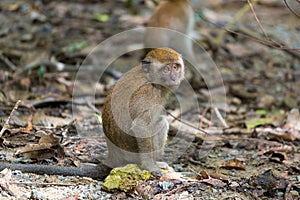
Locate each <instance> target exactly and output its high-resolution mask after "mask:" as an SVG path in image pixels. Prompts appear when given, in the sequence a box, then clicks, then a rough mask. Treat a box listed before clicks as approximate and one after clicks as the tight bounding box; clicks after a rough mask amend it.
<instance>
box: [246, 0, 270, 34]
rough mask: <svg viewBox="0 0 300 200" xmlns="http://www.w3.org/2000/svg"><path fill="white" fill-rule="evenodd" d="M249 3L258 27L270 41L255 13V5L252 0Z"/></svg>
mask: <svg viewBox="0 0 300 200" xmlns="http://www.w3.org/2000/svg"><path fill="white" fill-rule="evenodd" d="M247 1H248V4H249V6H250V9H251V12H252V13H253V15H254V17H255V20H256V21H257V23H258V26H259V28H260V30H261V31H262V32H263V34H264V36H265V37H266V38H267V39H269V37H268V35H267V33H266V32H265V30H264V28H263V26H262V25H261V23H260V21H259V19H258V17H257V15H256V13H255V11H254V8H253V4H252V3H251V0H247Z"/></svg>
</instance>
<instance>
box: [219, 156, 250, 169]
mask: <svg viewBox="0 0 300 200" xmlns="http://www.w3.org/2000/svg"><path fill="white" fill-rule="evenodd" d="M224 168H226V169H238V170H246V167H245V166H244V165H243V163H242V162H241V161H240V160H238V159H236V158H233V159H231V160H228V161H227V162H225V166H224Z"/></svg>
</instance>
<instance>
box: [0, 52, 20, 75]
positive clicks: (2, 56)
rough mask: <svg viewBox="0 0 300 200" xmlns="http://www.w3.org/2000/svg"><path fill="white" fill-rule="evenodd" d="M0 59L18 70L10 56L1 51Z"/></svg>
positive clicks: (12, 68)
mask: <svg viewBox="0 0 300 200" xmlns="http://www.w3.org/2000/svg"><path fill="white" fill-rule="evenodd" d="M0 59H1V60H2V61H3V62H5V64H7V66H8V67H10V69H11V70H13V71H15V70H16V68H17V67H16V65H14V63H12V62H11V61H10V60H9V59H8V58H6V57H5V56H4V55H3V54H2V53H0Z"/></svg>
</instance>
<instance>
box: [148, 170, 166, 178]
mask: <svg viewBox="0 0 300 200" xmlns="http://www.w3.org/2000/svg"><path fill="white" fill-rule="evenodd" d="M151 174H152V175H153V176H154V177H156V178H160V177H162V175H163V174H164V173H163V172H162V171H160V170H155V171H151Z"/></svg>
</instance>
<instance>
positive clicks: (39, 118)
mask: <svg viewBox="0 0 300 200" xmlns="http://www.w3.org/2000/svg"><path fill="white" fill-rule="evenodd" d="M201 2H202V3H201V6H199V7H194V9H195V15H196V25H195V32H196V33H197V35H199V38H197V43H198V44H199V45H200V46H201V47H202V48H203V49H204V50H205V51H206V52H207V55H209V56H210V58H211V61H210V63H213V64H212V65H211V66H215V68H214V67H212V68H211V69H210V71H209V72H210V73H211V74H213V73H215V74H213V75H216V78H215V77H214V76H213V77H214V78H211V79H209V78H208V79H206V78H205V77H200V78H199V77H197V76H196V78H195V76H193V74H191V73H187V77H186V79H187V81H188V82H189V83H190V84H191V86H192V91H193V95H194V97H195V101H196V103H197V106H196V107H197V108H196V107H193V106H192V107H190V109H189V110H186V112H182V113H181V112H180V109H179V108H178V101H179V100H178V99H177V100H176V98H174V97H173V98H171V100H170V102H168V104H167V109H168V111H169V112H170V113H171V114H172V115H174V116H176V117H177V118H179V117H181V118H182V119H184V120H183V121H185V122H188V125H187V124H183V123H182V121H180V120H177V119H174V118H173V117H172V116H171V115H169V116H168V119H169V120H170V133H169V141H168V144H167V148H166V152H165V156H164V159H163V160H164V161H166V162H168V164H169V165H170V166H172V167H173V168H174V170H175V171H176V172H179V173H180V174H181V175H182V177H180V178H179V177H177V175H178V174H171V175H170V176H176V178H172V177H171V178H170V177H165V178H163V179H157V178H154V177H151V178H150V179H148V180H145V181H142V182H139V183H137V184H134V185H131V186H130V189H128V188H127V189H126V190H125V189H122V188H119V189H117V190H114V191H106V190H103V187H102V183H103V181H102V180H94V179H91V178H80V177H72V176H69V177H64V176H55V175H36V174H30V173H22V172H20V171H14V172H12V174H11V172H7V171H5V172H4V173H3V175H2V176H3V177H1V178H0V191H1V193H0V199H286V200H290V199H299V198H300V114H299V106H300V90H299V87H300V40H299V39H300V36H299V34H300V23H299V20H300V18H299V17H297V16H296V14H297V12H298V11H300V3H295V2H292V1H286V2H287V3H288V5H290V8H291V9H292V10H290V9H288V7H287V6H286V5H285V3H284V1H281V0H258V1H248V2H247V1H233V0H230V1H226V0H218V1H212V2H209V1H201ZM249 2H252V4H251V5H253V10H251V9H250V7H249ZM154 6H155V4H154V1H151V0H145V1H137V0H136V1H134V0H128V1H94V0H74V1H48V0H36V1H33V0H32V1H31V0H21V1H14V0H2V1H0V46H1V48H0V130H1V132H0V136H1V139H0V141H1V146H0V160H1V161H3V162H5V163H26V164H32V163H38V164H44V165H60V166H69V167H76V166H79V165H81V164H82V163H89V164H91V163H92V164H97V163H99V162H101V161H103V160H104V159H105V156H106V154H107V150H106V143H105V139H104V136H103V131H102V126H101V112H100V111H101V110H102V106H103V103H104V99H105V96H106V95H107V93H108V90H109V88H110V87H111V86H112V85H113V84H114V83H115V82H116V81H117V79H118V78H119V76H121V74H122V73H124V72H126V71H127V70H128V69H130V68H131V67H133V66H135V65H137V64H138V63H139V61H140V59H141V57H142V56H143V52H142V51H131V50H130V49H131V48H133V49H134V48H138V47H139V45H140V44H139V43H138V42H137V41H138V38H139V37H142V36H143V35H142V33H139V34H138V35H137V36H136V35H131V34H129V36H128V35H126V34H125V37H124V38H122V37H121V36H123V35H122V34H120V33H124V32H123V31H128V30H131V29H133V28H136V27H144V26H145V24H146V22H147V19H148V18H149V17H150V15H151V13H152V11H153V9H154ZM298 13H299V14H298V15H300V12H298ZM255 17H257V19H256V18H255ZM117 34H119V36H118V39H119V40H118V41H117V42H115V43H112V44H110V45H112V47H109V48H107V47H106V46H105V45H103V47H104V48H103V47H102V46H101V44H105V43H103V41H111V40H112V39H111V38H113V36H116V35H117ZM99 44H100V46H98V48H96V47H97V45H99ZM128 44H129V45H128ZM125 45H128V48H129V49H128V53H127V54H125V55H122V56H119V57H118V58H117V59H116V60H113V62H111V63H110V62H109V61H110V60H109V59H108V58H110V57H112V55H117V53H116V52H117V50H118V49H121V47H124V46H125ZM113 51H115V52H113ZM91 52H97V53H95V54H93V53H92V54H91ZM90 61H91V62H90ZM91 63H92V64H91ZM103 63H110V66H109V69H113V70H111V71H109V72H105V73H103V74H102V72H103V71H101V69H102V68H101V67H106V66H102V65H104V64H103ZM99 66H100V68H99ZM99 69H100V71H99ZM208 74H209V73H208ZM209 75H210V74H209ZM218 75H220V77H218ZM82 82H84V83H86V84H77V83H82ZM216 83H218V84H216ZM91 85H92V86H93V87H94V88H91V87H90V86H91ZM183 91H184V90H183ZM220 91H221V96H218V94H220ZM222 91H223V92H224V93H222ZM178 94H179V96H180V97H182V98H183V99H184V97H186V96H188V95H187V94H188V93H180V92H178ZM218 98H220V99H221V100H222V101H221V100H220V101H221V102H222V104H220V105H218V106H217V107H218V108H219V109H215V107H214V106H213V104H214V100H215V99H218ZM18 100H21V101H19V102H18ZM218 100H219V99H218ZM223 100H226V102H223ZM224 105H226V106H224ZM182 126H183V128H182ZM180 127H181V129H180ZM195 127H196V128H195ZM197 128H202V129H204V130H206V132H208V133H206V134H203V133H202V132H201V131H199V129H197ZM178 129H180V131H179V132H177V130H178Z"/></svg>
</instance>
